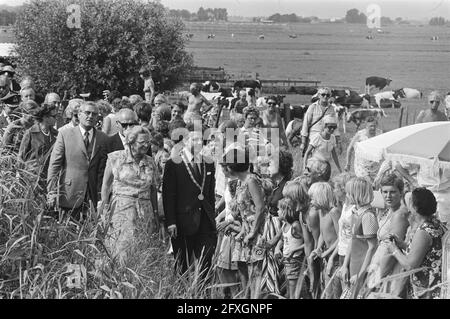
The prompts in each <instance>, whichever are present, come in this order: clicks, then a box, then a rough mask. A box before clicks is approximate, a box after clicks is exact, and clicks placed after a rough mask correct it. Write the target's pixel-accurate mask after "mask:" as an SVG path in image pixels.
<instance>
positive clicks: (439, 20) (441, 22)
mask: <svg viewBox="0 0 450 319" xmlns="http://www.w3.org/2000/svg"><path fill="white" fill-rule="evenodd" d="M446 23H447V21H445V18H444V17H434V18H431V19H430V22H429V25H445V24H446Z"/></svg>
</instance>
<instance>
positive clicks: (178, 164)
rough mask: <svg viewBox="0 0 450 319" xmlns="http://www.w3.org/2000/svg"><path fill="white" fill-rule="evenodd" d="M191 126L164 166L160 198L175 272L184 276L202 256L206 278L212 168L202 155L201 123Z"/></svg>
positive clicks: (213, 235)
mask: <svg viewBox="0 0 450 319" xmlns="http://www.w3.org/2000/svg"><path fill="white" fill-rule="evenodd" d="M195 122H199V123H195ZM195 122H194V123H190V124H188V125H187V127H186V129H187V131H188V132H186V134H185V136H184V137H183V142H184V147H183V148H181V149H180V150H179V151H178V152H177V153H176V154H175V156H172V157H171V158H170V159H169V160H168V161H167V163H166V165H165V169H164V174H163V186H162V197H163V207H164V215H165V219H166V226H167V229H168V231H169V234H170V237H171V241H172V246H173V252H174V257H175V258H176V260H177V262H176V263H175V270H176V271H179V272H181V273H184V272H185V271H186V270H187V269H188V267H189V265H191V264H192V262H193V260H194V258H195V259H197V260H199V259H200V256H202V257H201V260H202V268H201V269H203V270H205V269H206V271H205V274H206V272H207V270H209V269H210V267H211V260H212V257H213V254H214V250H215V248H216V243H217V230H216V224H215V219H214V218H215V211H214V207H215V206H214V205H215V192H214V188H215V167H214V164H213V161H212V160H211V159H207V158H205V156H203V155H202V148H203V141H204V140H203V136H204V135H203V133H204V132H203V128H202V124H201V121H195Z"/></svg>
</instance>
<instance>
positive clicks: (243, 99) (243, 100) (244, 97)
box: [233, 90, 248, 114]
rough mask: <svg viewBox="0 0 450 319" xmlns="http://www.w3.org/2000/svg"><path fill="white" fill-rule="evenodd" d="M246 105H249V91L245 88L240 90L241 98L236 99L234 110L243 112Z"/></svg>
mask: <svg viewBox="0 0 450 319" xmlns="http://www.w3.org/2000/svg"><path fill="white" fill-rule="evenodd" d="M246 106H248V102H247V92H246V91H245V90H240V91H239V100H238V101H236V103H235V104H234V110H233V112H235V113H241V114H242V112H243V111H242V110H243V109H244V107H246Z"/></svg>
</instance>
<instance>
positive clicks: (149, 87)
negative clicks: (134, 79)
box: [139, 66, 155, 103]
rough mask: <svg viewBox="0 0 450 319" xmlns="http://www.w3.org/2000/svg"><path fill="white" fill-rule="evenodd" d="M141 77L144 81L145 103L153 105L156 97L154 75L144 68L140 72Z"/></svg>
mask: <svg viewBox="0 0 450 319" xmlns="http://www.w3.org/2000/svg"><path fill="white" fill-rule="evenodd" d="M139 76H140V77H141V79H142V80H144V90H143V91H144V95H145V101H146V102H149V103H152V101H153V96H154V95H155V83H154V82H153V79H152V74H151V72H150V69H149V68H147V67H145V66H143V67H142V68H141V69H140V70H139Z"/></svg>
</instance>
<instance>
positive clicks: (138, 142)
mask: <svg viewBox="0 0 450 319" xmlns="http://www.w3.org/2000/svg"><path fill="white" fill-rule="evenodd" d="M136 144H139V145H150V144H151V143H150V141H136Z"/></svg>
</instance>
